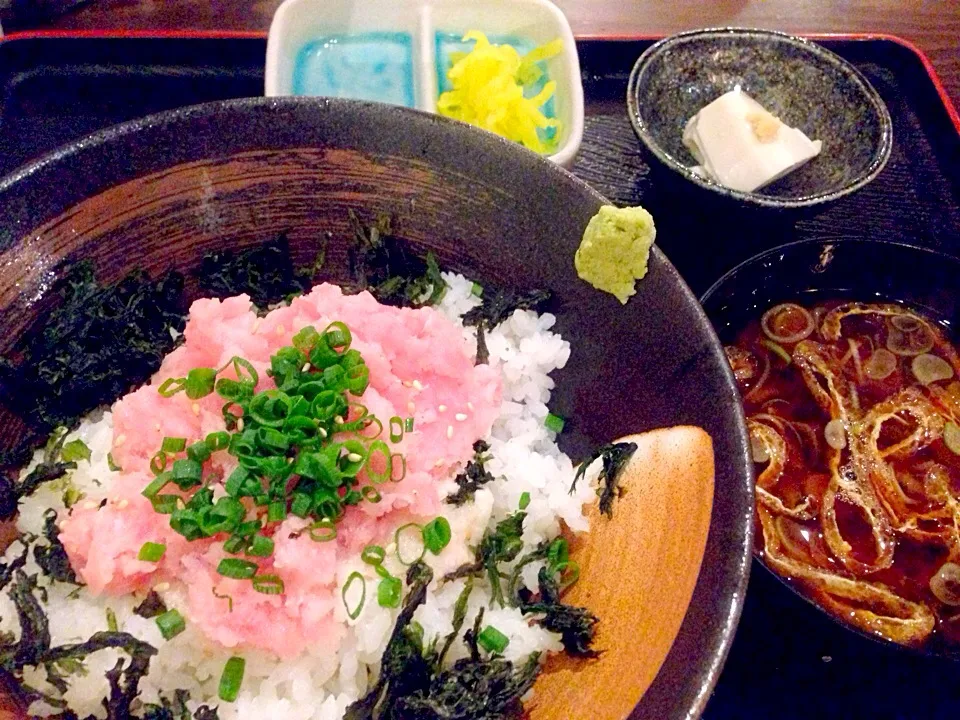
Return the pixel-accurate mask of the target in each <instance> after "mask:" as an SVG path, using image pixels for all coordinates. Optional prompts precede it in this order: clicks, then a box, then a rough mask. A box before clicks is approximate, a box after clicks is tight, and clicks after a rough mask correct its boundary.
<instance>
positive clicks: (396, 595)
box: [377, 565, 403, 608]
mask: <svg viewBox="0 0 960 720" xmlns="http://www.w3.org/2000/svg"><path fill="white" fill-rule="evenodd" d="M379 567H383V566H382V565H380V566H379ZM402 593H403V583H402V582H401V581H400V578H398V577H385V578H382V579H381V580H380V583H379V584H378V585H377V604H378V605H379V606H380V607H384V608H396V607H400V596H401V594H402Z"/></svg>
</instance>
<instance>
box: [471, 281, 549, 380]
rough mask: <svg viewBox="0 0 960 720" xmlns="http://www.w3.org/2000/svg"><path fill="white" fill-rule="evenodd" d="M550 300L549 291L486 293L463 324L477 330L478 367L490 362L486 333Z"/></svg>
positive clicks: (537, 308) (499, 291)
mask: <svg viewBox="0 0 960 720" xmlns="http://www.w3.org/2000/svg"><path fill="white" fill-rule="evenodd" d="M549 299H550V292H549V291H547V290H531V291H529V292H520V291H516V290H497V291H496V292H493V293H488V292H486V291H485V292H484V298H483V302H482V303H481V304H480V305H477V307H475V308H472V309H470V310H468V311H467V312H465V313H464V314H463V324H464V325H466V326H467V327H475V328H476V329H477V365H486V364H487V363H488V362H489V361H490V352H489V350H488V349H487V340H486V333H487V332H489V331H490V330H493V328H495V327H496V326H497V325H499V324H500V323H502V322H503V321H504V320H506V319H507V318H508V317H510V316H511V315H513V313H514V312H516V311H517V310H537V311H538V310H539V309H540V308H541V306H542V305H544V303H546V302H547V301H548V300H549Z"/></svg>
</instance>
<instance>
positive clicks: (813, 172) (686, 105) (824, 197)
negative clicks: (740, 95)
mask: <svg viewBox="0 0 960 720" xmlns="http://www.w3.org/2000/svg"><path fill="white" fill-rule="evenodd" d="M736 88H740V89H742V90H743V91H744V92H746V93H747V94H749V95H750V96H751V97H752V98H754V99H755V100H757V101H758V102H759V103H760V104H761V105H762V106H763V107H764V108H766V109H767V110H769V111H770V112H771V113H772V114H773V115H775V116H777V117H778V118H780V120H782V121H783V122H784V123H785V124H787V125H789V126H792V127H796V128H799V129H800V130H801V131H803V132H804V133H805V134H806V135H807V137H809V138H810V139H816V140H820V141H822V143H823V148H822V151H821V152H820V154H819V155H818V156H817V157H815V158H814V159H813V160H811V161H810V162H808V163H807V164H806V165H803V166H802V167H800V168H799V169H797V170H795V171H794V172H792V173H790V174H788V175H786V176H785V177H783V178H781V179H780V180H777V181H776V182H774V183H772V184H770V185H768V186H766V187H764V188H762V189H760V190H758V191H756V192H740V191H737V190H732V189H729V188H726V187H723V186H722V185H720V184H718V183H716V182H713V181H711V180H710V179H707V178H706V177H703V176H701V175H700V174H697V173H695V172H694V171H693V170H692V167H693V166H695V165H697V162H696V161H695V160H694V158H693V156H692V155H691V154H690V153H689V151H688V150H687V149H686V147H684V145H683V142H682V136H683V131H684V127H685V126H686V124H687V121H688V120H689V119H690V118H691V117H693V116H694V115H695V114H696V113H697V112H698V111H699V110H701V109H702V108H703V107H704V106H706V105H707V104H709V103H710V102H712V101H713V100H715V99H716V98H718V97H719V96H721V95H723V94H724V93H726V92H728V91H730V90H734V89H736ZM627 106H628V109H629V116H630V122H631V123H632V124H633V127H634V130H635V131H636V133H637V136H638V137H639V138H640V140H641V142H642V143H643V145H644V146H645V147H646V149H647V150H648V151H649V154H650V155H651V156H652V157H653V158H655V159H656V161H657V162H658V163H659V164H661V165H662V166H663V167H665V168H668V169H669V170H671V171H673V173H675V174H676V175H677V176H679V177H681V178H683V179H685V180H686V181H688V182H690V183H693V184H694V185H696V186H698V187H700V188H703V189H705V190H707V191H709V192H712V193H715V194H717V195H720V196H725V197H727V198H730V199H732V200H735V201H739V202H740V203H742V204H746V205H752V206H758V207H766V208H803V207H809V206H812V205H818V204H821V203H824V202H828V201H831V200H836V199H837V198H840V197H843V196H844V195H847V194H849V193H851V192H854V191H856V190H857V189H859V188H861V187H863V186H864V185H866V184H867V183H869V182H870V181H871V180H872V179H873V178H875V177H876V176H877V174H878V173H880V171H881V170H883V167H884V165H885V164H886V162H887V159H888V158H889V156H890V151H891V148H892V144H893V133H892V127H891V120H890V114H889V112H888V111H887V108H886V106H885V105H884V103H883V100H882V99H881V98H880V96H879V95H878V94H877V92H876V90H875V89H874V88H873V87H872V86H871V85H870V83H869V82H868V81H867V80H866V78H864V77H863V75H861V74H860V72H859V71H858V70H857V69H856V68H854V67H853V66H852V65H851V64H850V63H848V62H847V61H846V60H843V59H842V58H840V57H839V56H837V55H835V54H834V53H832V52H830V51H829V50H826V49H824V48H823V47H820V46H819V45H817V44H816V43H813V42H810V41H809V40H805V39H803V38H799V37H794V36H790V35H785V34H783V33H778V32H773V31H769V30H752V29H744V28H722V29H707V30H695V31H692V32H687V33H681V34H679V35H674V36H672V37H668V38H666V39H664V40H661V41H660V42H658V43H656V44H654V45H653V46H651V47H650V48H649V49H648V50H647V51H646V52H644V53H643V55H641V56H640V58H639V60H638V61H637V63H636V65H635V66H634V68H633V72H632V73H631V75H630V81H629V86H628V89H627Z"/></svg>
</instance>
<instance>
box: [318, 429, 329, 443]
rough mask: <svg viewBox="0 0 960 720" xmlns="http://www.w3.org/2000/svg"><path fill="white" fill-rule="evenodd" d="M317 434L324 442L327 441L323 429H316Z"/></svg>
mask: <svg viewBox="0 0 960 720" xmlns="http://www.w3.org/2000/svg"><path fill="white" fill-rule="evenodd" d="M317 434H318V435H319V436H320V437H322V438H323V439H324V440H326V439H327V431H326V430H324V429H323V428H317Z"/></svg>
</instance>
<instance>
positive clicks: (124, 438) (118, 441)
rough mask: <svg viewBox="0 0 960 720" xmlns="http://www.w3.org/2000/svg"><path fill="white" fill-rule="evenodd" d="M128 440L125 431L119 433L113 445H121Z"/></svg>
mask: <svg viewBox="0 0 960 720" xmlns="http://www.w3.org/2000/svg"><path fill="white" fill-rule="evenodd" d="M126 441H127V436H126V435H124V434H123V433H120V434H119V435H117V439H116V440H114V441H113V446H114V447H120V446H121V445H123V444H124V443H125V442H126Z"/></svg>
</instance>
